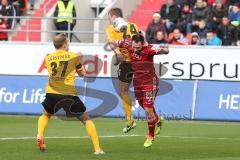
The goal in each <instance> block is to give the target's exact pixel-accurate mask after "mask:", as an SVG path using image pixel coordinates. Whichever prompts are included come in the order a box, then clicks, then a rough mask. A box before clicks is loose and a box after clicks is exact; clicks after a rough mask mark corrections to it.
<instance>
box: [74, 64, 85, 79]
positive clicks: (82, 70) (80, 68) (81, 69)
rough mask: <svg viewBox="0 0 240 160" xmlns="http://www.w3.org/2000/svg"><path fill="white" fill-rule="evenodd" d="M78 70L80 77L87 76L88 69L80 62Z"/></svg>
mask: <svg viewBox="0 0 240 160" xmlns="http://www.w3.org/2000/svg"><path fill="white" fill-rule="evenodd" d="M76 72H77V74H78V76H79V77H84V76H86V69H85V68H84V67H83V65H82V64H79V65H78V66H76Z"/></svg>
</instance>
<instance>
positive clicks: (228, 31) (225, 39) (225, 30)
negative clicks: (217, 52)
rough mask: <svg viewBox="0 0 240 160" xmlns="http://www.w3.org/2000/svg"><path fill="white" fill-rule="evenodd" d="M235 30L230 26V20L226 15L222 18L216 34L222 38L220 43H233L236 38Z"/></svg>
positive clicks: (226, 44) (225, 44)
mask: <svg viewBox="0 0 240 160" xmlns="http://www.w3.org/2000/svg"><path fill="white" fill-rule="evenodd" d="M236 32H237V30H236V29H235V28H233V27H232V26H230V22H229V19H228V17H227V16H225V17H223V18H222V23H221V25H220V26H219V27H218V30H217V36H218V37H219V38H220V39H221V40H222V45H224V46H228V45H233V44H234V42H236V40H237V34H236Z"/></svg>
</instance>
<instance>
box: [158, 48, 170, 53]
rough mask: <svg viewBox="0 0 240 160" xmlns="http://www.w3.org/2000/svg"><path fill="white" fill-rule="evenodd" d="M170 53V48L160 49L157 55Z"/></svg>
mask: <svg viewBox="0 0 240 160" xmlns="http://www.w3.org/2000/svg"><path fill="white" fill-rule="evenodd" d="M168 53H169V49H168V47H160V48H158V49H157V50H156V54H157V55H159V54H168Z"/></svg>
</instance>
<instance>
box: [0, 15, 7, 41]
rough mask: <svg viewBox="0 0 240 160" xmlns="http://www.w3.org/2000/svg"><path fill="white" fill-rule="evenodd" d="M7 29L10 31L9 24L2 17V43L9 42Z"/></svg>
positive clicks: (0, 37)
mask: <svg viewBox="0 0 240 160" xmlns="http://www.w3.org/2000/svg"><path fill="white" fill-rule="evenodd" d="M5 29H8V23H7V21H6V19H4V18H3V17H2V15H0V30H1V31H0V41H7V40H8V32H7V31H4V30H5Z"/></svg>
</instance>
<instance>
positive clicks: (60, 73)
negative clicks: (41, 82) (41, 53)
mask: <svg viewBox="0 0 240 160" xmlns="http://www.w3.org/2000/svg"><path fill="white" fill-rule="evenodd" d="M45 64H46V67H47V70H48V76H49V81H48V84H47V86H46V93H55V94H62V95H72V96H76V95H77V92H76V88H75V79H76V77H75V74H76V72H77V71H78V70H81V69H82V64H81V63H80V56H79V55H78V54H76V53H73V52H67V51H64V50H57V51H56V52H54V53H52V54H50V55H48V56H46V58H45Z"/></svg>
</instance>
